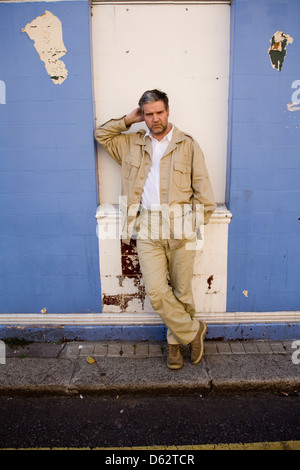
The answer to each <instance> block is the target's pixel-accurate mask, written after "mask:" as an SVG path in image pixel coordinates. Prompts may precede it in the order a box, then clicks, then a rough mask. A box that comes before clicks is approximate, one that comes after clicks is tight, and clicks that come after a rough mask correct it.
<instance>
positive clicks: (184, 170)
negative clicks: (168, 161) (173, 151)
mask: <svg viewBox="0 0 300 470" xmlns="http://www.w3.org/2000/svg"><path fill="white" fill-rule="evenodd" d="M191 174H192V167H191V165H188V164H186V163H182V162H174V182H175V184H176V185H177V186H178V187H179V188H181V189H190V188H191Z"/></svg>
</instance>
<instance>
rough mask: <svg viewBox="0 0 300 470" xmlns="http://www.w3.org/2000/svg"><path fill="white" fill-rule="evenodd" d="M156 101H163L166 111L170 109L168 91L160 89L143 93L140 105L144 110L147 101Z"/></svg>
mask: <svg viewBox="0 0 300 470" xmlns="http://www.w3.org/2000/svg"><path fill="white" fill-rule="evenodd" d="M155 101H163V102H164V105H165V108H166V111H168V109H169V98H168V96H167V94H166V93H164V92H163V91H160V90H148V91H145V93H143V95H142V96H141V98H140V100H139V106H140V108H141V109H142V110H143V105H144V104H146V103H153V102H155Z"/></svg>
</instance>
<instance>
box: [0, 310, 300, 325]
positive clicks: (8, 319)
mask: <svg viewBox="0 0 300 470" xmlns="http://www.w3.org/2000/svg"><path fill="white" fill-rule="evenodd" d="M196 318H197V319H198V320H203V321H205V322H206V323H207V324H221V325H227V324H228V325H229V324H237V323H239V324H250V323H251V324H253V323H300V312H289V311H287V312H235V313H231V312H226V313H206V314H203V313H197V314H196ZM162 323H163V322H162V320H161V319H160V317H159V316H158V315H156V314H155V313H143V314H141V313H132V314H128V313H126V314H125V313H60V314H59V313H57V314H54V313H53V314H48V313H47V314H39V313H37V314H36V313H31V314H25V313H20V314H4V313H3V314H0V326H8V325H9V326H25V325H26V326H64V325H72V326H116V325H118V326H123V325H127V326H135V325H161V324H162Z"/></svg>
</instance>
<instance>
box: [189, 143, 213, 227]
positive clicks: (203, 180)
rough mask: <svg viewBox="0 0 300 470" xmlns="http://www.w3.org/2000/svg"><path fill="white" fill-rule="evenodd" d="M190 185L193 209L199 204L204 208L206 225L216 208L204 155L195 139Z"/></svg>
mask: <svg viewBox="0 0 300 470" xmlns="http://www.w3.org/2000/svg"><path fill="white" fill-rule="evenodd" d="M192 187H193V190H194V196H193V207H194V211H195V210H196V211H197V209H198V208H197V205H199V204H200V205H201V207H202V208H203V209H202V210H204V224H205V225H206V224H207V223H208V222H209V219H210V218H211V216H212V214H213V213H214V211H215V209H216V204H215V199H214V193H213V189H212V185H211V182H210V179H209V175H208V171H207V168H206V164H205V159H204V155H203V152H202V150H201V148H200V147H199V145H198V144H197V142H195V141H194V157H193V167H192ZM202 219H203V217H202Z"/></svg>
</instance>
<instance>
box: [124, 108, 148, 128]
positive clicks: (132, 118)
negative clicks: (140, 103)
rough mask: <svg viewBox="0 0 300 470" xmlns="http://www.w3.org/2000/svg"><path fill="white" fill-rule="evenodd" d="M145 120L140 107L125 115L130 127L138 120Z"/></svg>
mask: <svg viewBox="0 0 300 470" xmlns="http://www.w3.org/2000/svg"><path fill="white" fill-rule="evenodd" d="M143 120H144V117H143V113H142V110H141V108H140V107H138V108H136V109H134V110H133V111H131V113H129V114H127V116H125V124H126V126H127V127H130V126H131V125H132V124H135V123H137V122H142V121H143Z"/></svg>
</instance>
